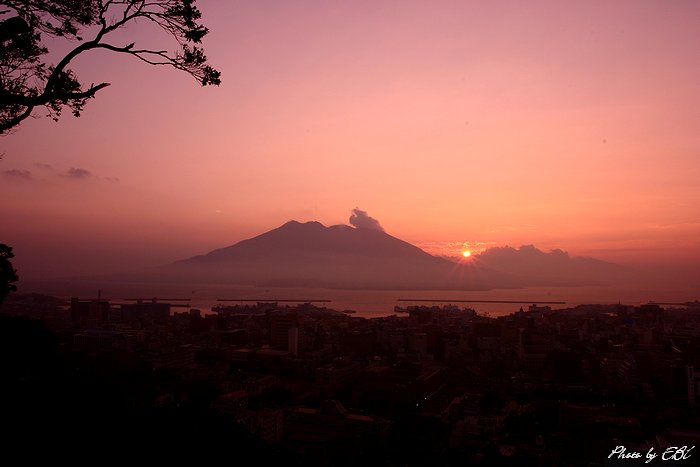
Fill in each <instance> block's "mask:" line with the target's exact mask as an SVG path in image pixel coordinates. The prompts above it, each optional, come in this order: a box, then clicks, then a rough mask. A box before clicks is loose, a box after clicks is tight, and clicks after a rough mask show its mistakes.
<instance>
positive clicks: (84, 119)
mask: <svg viewBox="0 0 700 467" xmlns="http://www.w3.org/2000/svg"><path fill="white" fill-rule="evenodd" d="M198 6H199V7H200V9H201V10H202V13H203V17H202V22H203V23H204V24H205V25H206V26H207V27H208V28H209V29H210V30H211V33H210V35H208V36H207V37H206V39H205V43H204V47H205V50H206V54H207V57H208V58H209V60H210V62H211V64H212V65H213V66H215V67H216V68H217V69H220V70H221V71H222V80H223V83H222V86H221V87H220V88H201V87H199V86H197V84H196V83H195V82H193V81H192V80H191V78H190V77H188V76H185V75H184V74H182V73H178V72H176V71H174V70H166V69H161V68H157V67H149V66H147V65H145V64H144V63H142V62H140V61H138V60H131V59H130V57H124V56H120V55H116V56H115V55H114V54H109V53H107V52H106V51H100V52H97V51H95V52H94V53H90V54H86V55H85V56H84V57H82V56H81V57H80V59H79V60H76V62H75V66H74V71H75V72H76V74H77V75H78V76H79V77H80V78H81V80H82V81H83V82H84V83H91V82H95V83H99V82H103V81H107V82H110V83H112V85H111V86H110V87H108V88H106V89H104V90H102V91H100V93H99V94H98V95H97V97H96V98H95V99H92V100H90V102H88V104H87V105H86V107H85V109H84V111H83V112H82V116H81V117H80V118H73V117H71V116H70V112H65V113H64V115H63V116H62V117H61V120H60V121H59V122H58V123H54V122H53V121H51V119H49V118H44V117H43V116H42V118H38V119H29V120H27V121H26V122H25V123H24V124H23V125H22V126H21V127H19V128H18V130H17V131H16V132H15V133H13V134H11V135H9V136H6V137H3V138H2V140H1V141H0V144H1V145H2V146H1V147H0V153H4V157H3V158H2V160H0V198H1V199H3V200H5V201H4V202H3V203H0V225H1V226H2V232H0V233H1V234H2V236H1V238H0V242H4V243H8V244H11V245H13V246H15V247H16V248H15V249H16V253H17V260H16V261H17V264H18V266H20V267H21V270H22V271H28V272H27V273H26V274H27V275H30V274H31V273H33V272H37V273H41V272H46V273H47V274H48V272H47V271H48V269H50V268H53V269H51V273H56V274H58V273H64V272H67V273H70V272H76V271H65V268H75V269H77V270H80V271H82V270H84V269H85V268H87V269H89V270H95V271H97V270H113V269H120V268H122V269H123V268H126V267H130V266H134V265H137V266H150V265H153V264H161V263H164V262H168V261H174V260H177V259H181V258H183V257H188V256H192V255H195V254H202V253H206V252H208V251H210V250H212V249H215V248H220V247H224V246H227V245H231V244H233V243H235V242H238V241H240V240H243V239H245V238H250V237H252V236H255V235H258V234H260V233H262V232H265V231H267V230H270V229H273V228H276V227H278V226H279V225H281V224H283V223H284V222H286V221H288V220H291V219H295V220H299V221H309V220H317V221H320V222H322V223H323V224H325V225H334V224H341V223H342V224H347V223H348V217H349V215H350V210H351V209H352V208H354V207H359V208H361V209H364V210H367V211H368V212H369V214H370V215H372V216H373V217H375V218H376V219H378V220H379V222H380V223H381V225H382V226H383V227H384V229H385V230H386V232H388V233H389V234H391V235H394V236H396V237H398V238H401V239H403V240H406V241H408V242H410V243H412V244H415V245H417V246H419V247H421V248H425V249H426V251H428V252H430V253H432V254H439V255H445V256H449V257H451V258H453V259H455V258H460V256H461V257H464V255H463V252H464V251H469V252H471V254H472V260H473V259H476V257H477V255H479V254H481V253H482V252H483V251H484V250H485V249H487V248H489V247H493V246H504V245H510V246H513V247H518V246H520V245H523V244H526V245H527V244H534V245H535V246H536V247H538V248H540V249H542V250H543V251H549V250H550V249H555V248H560V249H562V250H565V251H568V252H570V253H571V254H572V255H585V256H594V257H596V258H601V259H605V260H610V261H615V262H620V263H638V264H642V263H644V264H661V263H668V264H697V263H698V262H700V241H699V240H698V239H700V211H699V210H698V206H699V205H700V184H698V183H697V180H698V176H699V175H700V158H699V157H697V156H698V154H699V153H700V139H698V136H697V127H698V123H700V114H699V113H698V109H700V93H698V91H697V83H698V82H700V54H698V53H697V46H696V44H698V43H700V28H698V27H697V18H698V15H700V3H698V2H680V3H678V2H673V3H670V2H637V1H633V0H623V1H619V2H577V3H575V4H573V5H571V4H566V5H564V4H560V3H558V2H551V1H545V0H542V1H533V2H482V1H465V2H448V1H441V0H440V1H436V2H424V1H418V0H408V1H405V2H376V1H374V0H372V1H370V0H360V1H357V2H341V3H338V2H314V1H306V0H302V1H299V2H257V1H253V0H248V1H242V0H241V1H233V2H198ZM148 31H149V30H148V28H147V27H146V25H144V26H143V27H142V26H141V25H139V26H138V27H132V28H130V29H129V30H124V31H122V32H120V34H121V36H120V37H119V38H118V40H117V41H116V42H117V43H120V44H121V43H123V44H128V43H131V42H135V43H136V45H137V46H138V47H140V46H141V45H146V44H148V43H153V41H154V40H155V42H157V43H159V44H161V43H163V46H164V47H172V45H173V44H171V43H170V42H168V41H167V38H162V37H161V36H157V37H156V36H155V35H152V34H151V33H150V32H148ZM40 114H41V112H37V115H40ZM465 174H468V175H469V176H468V177H465ZM12 200H21V202H20V201H16V202H12ZM455 239H472V240H473V239H479V241H478V242H476V241H474V242H472V243H473V244H471V243H470V244H468V245H467V244H464V243H463V242H456V241H455ZM88 263H89V265H88ZM88 266H89V267H88Z"/></svg>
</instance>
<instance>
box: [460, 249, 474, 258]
mask: <svg viewBox="0 0 700 467" xmlns="http://www.w3.org/2000/svg"><path fill="white" fill-rule="evenodd" d="M471 255H472V252H471V251H469V250H465V251H463V252H462V256H464V257H465V258H469V257H470V256H471Z"/></svg>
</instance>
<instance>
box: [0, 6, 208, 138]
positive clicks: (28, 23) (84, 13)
mask: <svg viewBox="0 0 700 467" xmlns="http://www.w3.org/2000/svg"><path fill="white" fill-rule="evenodd" d="M195 1H196V0H152V1H146V0H107V1H105V0H2V1H0V5H2V6H4V7H5V8H4V9H2V10H0V19H2V21H0V134H3V133H7V132H8V131H10V130H12V129H13V128H15V127H16V126H17V125H19V124H20V123H21V122H22V121H24V120H25V119H27V118H28V117H30V116H31V115H32V113H33V112H34V111H35V109H37V108H39V107H44V108H45V109H46V110H47V111H48V116H49V117H51V118H52V119H53V120H58V119H59V117H60V115H61V112H62V111H63V109H64V107H68V108H69V109H70V110H71V112H72V113H73V115H74V116H76V117H78V116H80V113H81V112H82V110H83V108H84V107H85V105H86V103H87V101H88V100H89V99H91V98H93V97H95V95H96V94H97V92H99V91H100V90H102V89H104V88H105V87H107V86H109V83H107V82H103V83H99V84H94V83H93V84H91V85H89V86H87V87H86V86H84V85H83V84H81V83H80V81H79V80H78V77H77V76H76V75H75V73H74V72H73V71H72V70H70V69H69V66H70V64H71V62H72V61H73V60H74V59H75V58H76V57H77V56H79V55H81V54H84V53H86V52H88V51H90V50H94V49H104V50H109V51H111V52H115V53H122V54H128V55H132V56H134V57H136V58H138V59H139V60H141V61H142V62H145V63H147V64H149V65H159V66H167V67H172V68H175V69H177V70H180V71H183V72H185V73H187V74H189V75H191V76H192V77H194V78H195V79H196V80H197V81H198V82H199V83H200V84H201V85H202V86H208V85H217V86H218V85H219V84H220V83H221V73H220V72H219V71H217V70H215V69H214V68H212V67H211V66H210V65H208V64H207V57H206V55H205V54H204V50H203V49H202V48H201V47H200V46H199V44H201V41H202V39H203V38H204V36H206V35H207V33H208V32H209V30H208V29H207V28H206V27H204V26H203V25H202V24H200V23H199V20H200V18H201V13H200V11H199V10H198V9H197V7H196V6H195V5H194V3H195ZM8 16H9V17H8ZM3 18H6V19H3ZM139 20H147V21H148V22H149V23H151V24H152V25H155V26H156V27H158V28H160V29H161V30H163V31H165V32H166V33H168V34H169V35H171V36H172V37H173V38H174V40H175V42H176V43H177V44H178V48H179V50H178V51H177V52H174V53H171V52H168V51H166V50H158V49H150V48H136V47H135V43H130V44H126V45H120V44H114V43H111V42H109V41H108V38H109V34H110V33H112V32H114V31H116V30H118V29H119V28H121V27H123V26H125V25H127V24H130V23H134V22H136V21H139ZM84 33H85V34H91V35H92V39H90V40H84V39H83V37H82V36H83V34H84ZM42 34H45V35H48V36H50V37H54V38H56V37H60V38H65V39H67V40H70V41H77V42H80V44H79V45H77V46H76V47H74V48H73V49H72V50H70V51H69V52H68V53H67V54H66V55H65V56H63V58H62V59H61V60H60V61H59V62H58V63H57V64H56V65H49V64H47V63H45V62H44V61H43V60H42V58H43V56H44V55H46V54H47V53H48V49H47V48H46V47H45V46H44V45H43V44H42Z"/></svg>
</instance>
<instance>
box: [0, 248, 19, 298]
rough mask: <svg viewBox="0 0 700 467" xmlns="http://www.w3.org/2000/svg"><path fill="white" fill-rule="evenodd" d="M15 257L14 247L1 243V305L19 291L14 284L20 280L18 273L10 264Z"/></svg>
mask: <svg viewBox="0 0 700 467" xmlns="http://www.w3.org/2000/svg"><path fill="white" fill-rule="evenodd" d="M14 257H15V255H14V253H12V247H10V246H7V245H5V244H4V243H0V304H2V302H3V301H4V300H5V297H7V296H8V295H9V294H10V292H14V291H16V290H17V286H15V284H14V283H15V282H17V281H18V280H19V277H17V271H15V268H14V267H12V263H11V262H10V260H11V259H12V258H14Z"/></svg>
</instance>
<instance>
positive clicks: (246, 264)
mask: <svg viewBox="0 0 700 467" xmlns="http://www.w3.org/2000/svg"><path fill="white" fill-rule="evenodd" d="M149 275H150V276H151V277H150V278H149V279H150V280H167V281H174V282H180V281H191V282H208V283H231V284H241V285H258V286H281V287H287V286H294V287H327V288H349V289H355V288H362V289H436V290H438V289H456V290H477V289H487V288H492V287H510V286H515V285H516V284H517V283H518V280H517V278H515V277H511V276H510V275H508V274H507V273H502V272H496V271H493V270H491V269H490V268H488V267H483V266H476V265H474V264H472V263H467V262H464V263H457V264H456V263H454V262H451V261H448V260H445V259H442V258H437V257H435V256H432V255H430V254H428V253H426V252H425V251H423V250H421V249H420V248H418V247H416V246H413V245H411V244H410V243H407V242H405V241H403V240H400V239H398V238H395V237H393V236H391V235H389V234H387V233H385V232H383V231H381V230H378V229H371V228H354V227H350V226H347V225H334V226H331V227H326V226H324V225H323V224H321V223H319V222H305V223H300V222H297V221H290V222H287V223H286V224H284V225H282V226H281V227H278V228H276V229H273V230H271V231H269V232H266V233H263V234H261V235H258V236H257V237H254V238H250V239H248V240H243V241H241V242H238V243H236V244H235V245H232V246H229V247H226V248H221V249H217V250H214V251H211V252H209V253H207V254H205V255H200V256H194V257H192V258H188V259H184V260H181V261H177V262H175V263H173V264H170V265H167V266H163V267H159V268H156V269H152V270H151V271H150V272H149Z"/></svg>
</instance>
